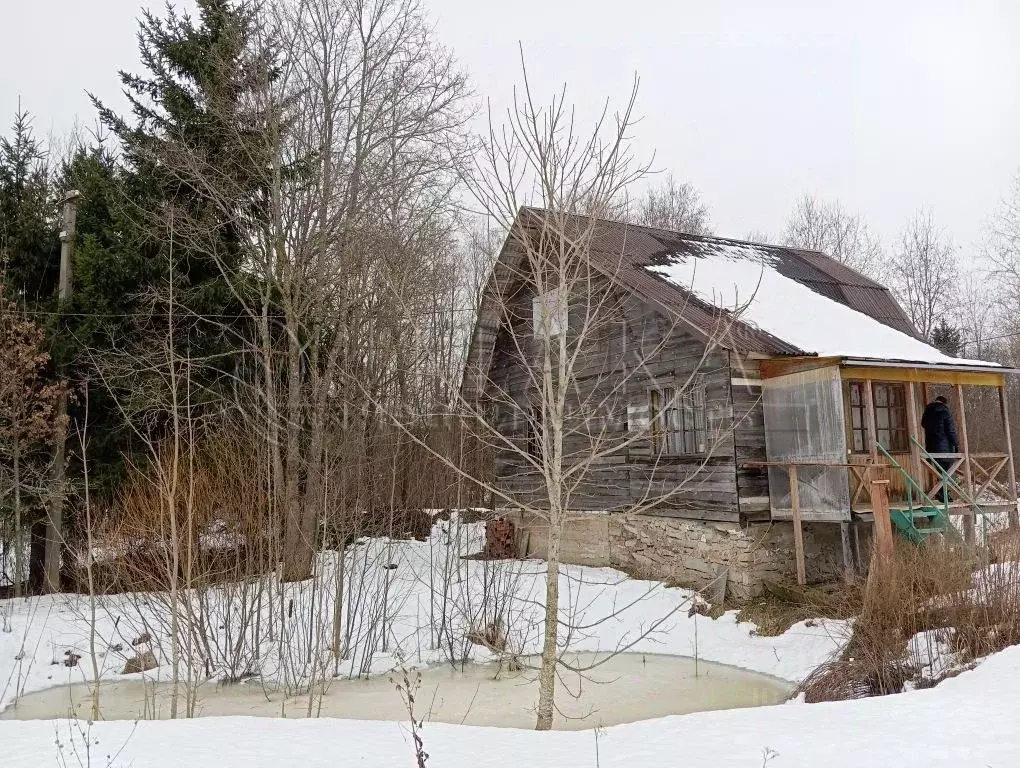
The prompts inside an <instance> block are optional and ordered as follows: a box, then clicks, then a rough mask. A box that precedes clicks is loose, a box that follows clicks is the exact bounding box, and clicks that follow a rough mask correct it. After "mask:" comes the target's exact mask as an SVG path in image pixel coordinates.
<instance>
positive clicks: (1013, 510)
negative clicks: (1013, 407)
mask: <svg viewBox="0 0 1020 768" xmlns="http://www.w3.org/2000/svg"><path fill="white" fill-rule="evenodd" d="M999 410H1000V411H1001V412H1002V429H1003V431H1004V432H1005V433H1006V455H1007V456H1008V457H1009V460H1008V461H1007V462H1006V477H1007V478H1008V479H1009V495H1010V501H1012V502H1013V506H1012V507H1010V509H1009V527H1010V528H1016V527H1017V526H1018V525H1020V519H1018V518H1020V514H1018V510H1017V493H1016V467H1015V466H1014V465H1013V436H1012V434H1011V432H1010V429H1009V405H1008V403H1007V400H1006V386H1005V385H1002V386H1001V387H999Z"/></svg>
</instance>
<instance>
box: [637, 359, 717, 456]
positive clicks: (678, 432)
mask: <svg viewBox="0 0 1020 768" xmlns="http://www.w3.org/2000/svg"><path fill="white" fill-rule="evenodd" d="M666 403H671V407H668V408H665V410H664V404H666ZM648 427H649V431H650V436H651V444H652V454H653V456H655V457H670V458H683V457H685V456H698V457H704V456H707V455H708V397H707V393H706V387H705V380H704V376H703V375H701V374H699V375H697V376H695V377H694V378H693V379H692V380H691V382H690V384H689V386H688V387H687V388H686V389H684V390H682V391H680V392H679V393H678V392H677V387H676V386H675V385H672V386H668V385H660V386H657V387H649V388H648Z"/></svg>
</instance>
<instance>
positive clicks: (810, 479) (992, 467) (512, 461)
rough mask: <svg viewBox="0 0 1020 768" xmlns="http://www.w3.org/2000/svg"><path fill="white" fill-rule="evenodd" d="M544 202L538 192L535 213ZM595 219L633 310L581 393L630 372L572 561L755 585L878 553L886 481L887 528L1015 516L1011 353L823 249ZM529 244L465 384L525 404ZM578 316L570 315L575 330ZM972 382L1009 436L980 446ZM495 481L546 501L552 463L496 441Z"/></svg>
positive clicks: (737, 590) (600, 351) (605, 279)
mask: <svg viewBox="0 0 1020 768" xmlns="http://www.w3.org/2000/svg"><path fill="white" fill-rule="evenodd" d="M543 215H545V212H543V211H538V210H534V209H523V210H522V211H521V213H520V215H519V217H518V221H517V226H518V227H525V226H528V224H527V219H528V218H529V217H530V218H532V219H534V218H535V217H539V218H540V217H541V216H543ZM592 232H593V234H592V236H591V238H590V243H589V244H588V245H587V246H586V249H585V258H586V259H587V260H588V262H589V264H590V268H591V270H592V274H593V275H594V278H593V279H592V281H590V284H591V285H595V284H596V283H598V284H599V286H600V287H599V288H598V289H599V290H603V291H605V296H607V297H611V299H612V300H611V301H609V300H602V301H600V306H604V307H611V308H612V312H613V313H614V314H613V318H612V322H608V323H606V324H605V330H604V331H603V332H600V333H599V334H595V335H593V337H592V338H591V339H590V341H586V342H585V343H589V344H590V345H591V346H592V349H591V350H588V351H586V353H585V354H583V355H581V356H580V358H579V359H580V360H581V361H582V363H581V365H582V367H581V369H580V370H577V371H575V378H576V379H577V382H578V383H577V385H576V388H577V389H578V390H579V392H581V393H582V394H580V395H579V397H582V398H584V397H587V394H585V393H587V390H588V389H590V388H593V387H597V386H601V387H606V386H607V382H608V384H612V382H613V381H614V380H615V381H625V385H623V386H619V387H616V388H614V389H613V392H614V394H613V396H612V397H606V398H603V399H602V400H601V401H600V402H602V403H604V404H605V407H606V408H607V410H608V411H609V413H608V414H607V416H606V421H605V424H606V426H605V428H604V431H605V434H606V435H608V436H609V437H614V438H615V439H617V440H618V441H619V443H618V445H619V450H618V451H607V452H606V455H605V456H604V457H602V458H600V460H599V461H598V462H591V466H590V467H589V469H588V470H587V474H586V477H585V479H584V482H583V483H579V484H578V485H577V487H576V488H575V489H574V490H573V493H572V496H571V502H570V509H571V511H572V515H571V521H570V523H569V524H568V526H567V530H566V531H565V539H564V542H563V548H562V552H561V556H562V558H563V559H564V560H565V561H567V562H571V561H572V562H578V563H583V564H591V565H612V566H614V567H619V568H622V569H625V570H628V571H630V572H632V573H636V574H639V575H642V576H646V577H653V578H672V579H674V580H677V581H680V582H682V583H690V584H692V585H695V586H704V585H706V584H709V583H715V584H718V583H719V581H720V580H723V581H725V582H726V583H727V589H728V591H729V592H730V593H732V594H733V595H735V596H737V597H748V596H751V595H754V594H756V593H757V592H759V591H760V590H761V587H762V584H763V582H764V581H766V580H783V579H792V578H795V577H796V578H799V580H801V581H814V580H827V579H831V578H835V577H838V576H839V575H841V574H842V573H844V572H845V570H846V569H848V568H854V567H859V566H860V564H861V562H862V561H863V560H866V558H867V554H868V551H869V549H868V548H869V547H870V541H871V536H872V529H873V521H874V519H875V509H874V508H873V505H874V503H875V501H874V499H875V498H876V497H875V495H874V494H875V493H876V492H877V491H878V490H881V491H885V496H884V498H885V499H887V501H888V505H887V506H888V508H889V512H888V515H887V514H886V510H885V508H884V507H883V508H881V509H879V510H878V514H879V521H880V523H881V524H882V525H880V526H878V527H877V528H878V530H877V531H876V532H877V534H878V535H879V536H880V537H882V536H883V535H884V534H883V531H885V530H887V529H886V528H885V524H886V521H889V525H890V529H891V530H895V531H898V532H899V533H900V535H903V536H906V537H908V538H911V539H913V540H915V541H919V540H922V539H924V538H926V537H927V536H930V535H933V534H936V533H939V534H945V535H950V534H952V532H953V531H956V530H957V529H959V530H960V531H961V532H962V533H963V535H964V536H966V537H968V538H971V537H973V536H974V528H975V522H977V523H978V524H979V525H980V524H982V523H983V521H985V520H986V519H988V516H989V515H991V513H994V512H999V513H1003V514H1005V515H1008V517H1009V519H1010V520H1011V521H1012V522H1014V523H1015V516H1016V510H1017V504H1016V482H1015V477H1014V468H1013V456H1012V445H1011V437H1010V432H1009V418H1008V412H1007V411H1008V409H1007V397H1006V388H1005V383H1006V382H1005V377H1006V375H1007V373H1009V371H1006V370H1004V369H1003V368H1001V367H1000V366H998V365H996V364H995V363H991V362H985V361H980V360H968V359H960V358H955V357H951V356H948V355H946V354H944V353H942V352H941V351H939V350H938V349H935V348H934V347H932V346H930V345H929V344H928V343H926V342H925V341H924V340H922V339H920V338H919V337H918V335H917V333H916V331H915V329H914V327H913V326H912V324H911V322H910V320H909V319H908V317H907V316H906V314H905V313H904V312H903V310H902V309H901V307H900V306H899V305H898V304H897V302H896V300H895V299H894V298H893V296H892V294H891V293H890V291H889V290H888V289H887V288H886V287H884V286H883V285H880V284H879V283H877V282H875V281H873V280H871V279H869V278H867V277H865V276H863V275H861V274H859V273H858V272H855V271H854V270H852V269H850V268H848V267H847V266H845V265H843V264H840V263H838V262H836V261H834V260H833V259H831V258H829V257H828V256H826V255H825V254H822V253H818V252H814V251H807V250H801V249H795V248H788V247H781V246H772V245H761V244H756V243H749V242H742V241H738V240H729V239H724V238H718V237H704V236H695V235H687V234H683V233H678V232H668V231H663V230H658V229H652V228H648V227H641V226H635V225H628V224H622V223H618V222H610V221H599V222H597V224H596V225H595V226H594V229H593V230H592ZM518 243H519V241H518V239H517V238H516V237H514V236H511V237H510V238H508V239H507V241H506V243H505V245H504V247H503V250H502V252H501V253H500V256H499V259H498V262H497V264H496V267H495V269H494V271H493V275H492V278H491V280H490V284H489V286H488V288H487V290H486V293H485V295H484V297H483V301H482V307H481V311H480V314H479V319H478V322H477V325H476V328H475V330H474V334H473V337H472V342H471V348H470V351H469V356H468V366H467V370H466V374H465V380H464V393H465V394H466V395H467V396H468V397H470V398H472V399H474V400H476V401H490V402H495V401H496V400H498V399H499V397H503V398H510V399H512V400H513V401H514V403H516V404H517V405H518V406H519V408H518V409H517V410H516V412H517V413H525V414H526V413H527V412H528V407H529V406H528V402H529V397H530V394H529V388H531V387H533V386H534V378H533V377H530V376H529V375H527V371H526V370H525V368H526V367H527V361H526V360H525V359H524V358H523V357H522V355H521V343H520V339H521V338H526V337H527V335H528V333H532V334H534V333H535V328H534V325H533V323H534V321H535V317H536V315H535V314H534V313H535V312H536V311H537V310H536V309H535V307H539V306H541V305H542V302H543V301H544V300H545V299H544V297H536V296H535V291H534V289H533V288H531V287H530V282H529V280H528V278H527V274H526V270H525V269H522V266H521V264H522V261H521V259H522V254H521V248H520V246H519V244H518ZM578 300H580V301H582V302H583V297H579V296H571V297H570V298H569V299H568V300H567V304H570V305H572V303H573V302H575V301H578ZM606 311H607V312H608V311H609V310H606ZM573 322H574V320H573V317H572V315H570V313H569V312H568V315H567V318H566V319H565V321H564V323H563V325H564V328H570V327H571V324H572V323H573ZM529 323H532V326H531V327H530V331H529ZM564 332H567V331H564ZM525 357H526V355H525ZM975 387H980V388H990V391H992V392H996V393H997V397H996V398H995V402H996V409H997V411H998V414H997V416H996V419H997V421H996V424H997V426H996V435H995V436H994V438H993V439H991V441H990V442H991V443H992V444H994V446H995V450H992V451H983V452H980V453H979V452H976V451H971V450H970V440H969V439H968V436H969V433H968V427H967V421H968V416H969V414H968V413H967V412H966V407H965V404H966V403H967V401H968V397H967V396H966V394H967V389H968V388H975ZM586 388H587V389H586ZM495 393H499V397H495V396H494V394H495ZM936 394H943V395H946V396H947V397H948V398H949V400H950V402H951V404H952V405H953V407H954V409H955V416H956V421H957V424H958V427H959V433H960V435H961V446H960V450H959V452H958V453H954V454H940V455H937V456H932V455H929V454H928V453H927V452H926V451H925V450H924V447H923V446H924V438H923V435H922V433H921V428H920V425H919V421H920V415H921V412H922V410H923V408H924V407H925V404H926V403H928V402H929V401H930V400H931V398H934V397H935V396H936ZM511 411H514V409H507V408H502V409H501V408H498V407H496V408H494V409H493V411H492V418H493V420H494V422H495V423H496V425H497V428H498V429H499V430H500V433H501V434H505V435H506V437H507V438H508V439H509V440H513V441H518V442H519V443H521V444H527V441H529V440H534V435H533V434H529V432H533V430H534V424H533V423H531V422H529V420H528V419H527V418H524V419H521V418H519V417H518V416H517V415H514V413H511ZM985 423H987V419H985ZM985 438H986V439H985V440H984V442H985V443H989V439H987V438H988V436H987V435H986V436H985ZM568 463H569V460H568ZM495 480H496V483H497V484H498V485H499V486H500V487H501V488H504V489H506V492H507V494H523V495H525V496H526V495H527V494H528V493H529V492H530V493H533V495H532V497H531V499H532V500H531V501H530V502H529V504H533V503H541V501H540V497H541V494H540V493H539V492H537V491H538V490H540V489H539V486H540V485H541V480H540V477H538V476H537V473H536V472H535V471H534V467H533V466H531V465H529V464H528V462H526V461H523V462H522V461H521V459H520V455H519V453H518V452H515V451H506V450H504V451H497V453H496V457H495ZM877 486H881V488H880V489H878V488H877ZM650 488H654V489H655V493H652V494H650V493H649V489H650ZM670 488H675V489H676V492H669V489H670ZM536 493H537V495H534V494H536ZM503 498H504V499H506V498H509V496H504V497H503ZM650 498H656V499H661V502H659V503H653V504H649V503H646V502H647V500H648V499H650ZM535 499H538V501H536V500H535ZM497 507H498V508H500V509H499V511H502V512H503V513H504V514H505V515H506V516H507V517H509V518H511V519H512V520H513V521H514V522H515V524H516V525H517V526H518V527H519V528H520V535H519V537H518V538H519V540H520V541H521V542H522V544H521V546H522V548H523V549H524V554H528V555H536V556H542V555H543V552H544V549H543V547H544V544H543V542H544V537H543V535H542V532H543V523H542V520H541V516H540V515H538V516H536V515H528V514H526V513H522V512H521V510H520V509H519V508H515V506H514V505H513V504H505V503H504V502H502V501H501V502H499V503H497ZM951 520H952V521H953V522H951Z"/></svg>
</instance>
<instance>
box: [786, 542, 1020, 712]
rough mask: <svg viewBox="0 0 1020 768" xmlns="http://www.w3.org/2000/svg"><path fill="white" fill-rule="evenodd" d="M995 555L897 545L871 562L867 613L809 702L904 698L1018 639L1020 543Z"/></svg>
mask: <svg viewBox="0 0 1020 768" xmlns="http://www.w3.org/2000/svg"><path fill="white" fill-rule="evenodd" d="M1015 541H1016V540H1015V539H1006V540H1000V541H999V543H998V545H997V556H998V557H999V558H1000V559H1001V560H1002V562H999V563H989V557H988V555H989V551H988V550H985V549H971V548H968V547H963V546H949V545H947V544H946V543H941V542H929V543H926V544H925V545H923V546H920V547H916V546H913V545H911V544H908V543H905V542H897V546H896V548H895V551H894V554H893V555H892V556H891V557H889V558H886V559H882V558H880V557H878V556H877V555H876V556H874V557H873V558H872V564H871V570H870V573H869V576H868V581H867V583H866V585H865V586H864V590H863V594H862V596H861V605H860V613H859V616H858V617H857V619H855V620H854V621H853V622H850V623H849V624H848V625H847V626H848V636H847V638H846V640H847V642H846V646H845V648H844V651H843V653H842V656H841V657H840V658H839V659H836V660H833V661H832V662H829V663H828V664H825V665H823V666H822V667H820V668H819V669H818V670H816V672H815V673H814V674H812V675H811V676H810V677H809V678H808V679H807V680H805V681H804V683H803V684H802V685H801V687H800V690H801V691H802V692H803V693H804V694H805V698H806V700H807V701H809V702H816V701H834V700H841V699H847V698H861V697H865V696H881V695H886V694H890V693H899V692H901V691H902V690H904V688H905V687H906V686H908V685H913V686H930V685H934V684H937V683H938V682H939V681H940V680H942V679H944V678H945V677H948V676H951V675H954V674H956V673H957V672H959V671H960V670H961V669H964V668H966V666H967V665H969V664H971V663H973V662H974V661H976V660H978V659H981V658H983V657H984V656H987V655H988V654H990V653H995V652H996V651H999V650H1002V649H1003V648H1005V647H1007V646H1009V645H1013V644H1016V643H1018V642H1020V563H1018V560H1020V546H1018V545H1017V544H1016V543H1015Z"/></svg>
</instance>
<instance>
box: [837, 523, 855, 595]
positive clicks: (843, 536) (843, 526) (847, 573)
mask: <svg viewBox="0 0 1020 768" xmlns="http://www.w3.org/2000/svg"><path fill="white" fill-rule="evenodd" d="M850 525H851V523H849V522H844V523H840V524H839V540H840V543H841V544H842V545H843V580H844V581H847V582H850V581H853V579H854V573H855V572H856V570H857V568H856V567H855V563H854V550H853V541H852V539H851V533H850Z"/></svg>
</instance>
